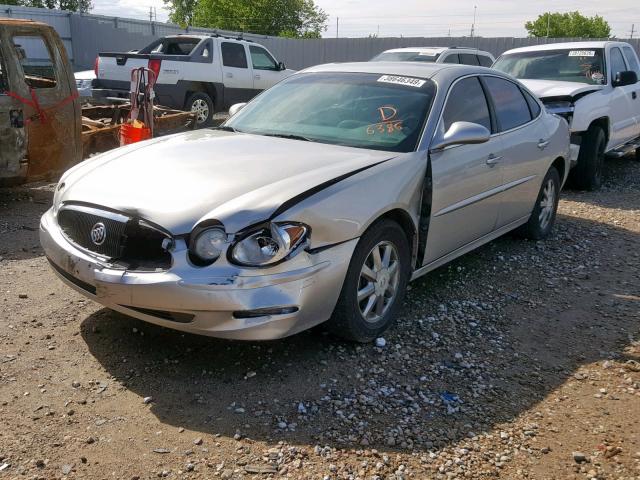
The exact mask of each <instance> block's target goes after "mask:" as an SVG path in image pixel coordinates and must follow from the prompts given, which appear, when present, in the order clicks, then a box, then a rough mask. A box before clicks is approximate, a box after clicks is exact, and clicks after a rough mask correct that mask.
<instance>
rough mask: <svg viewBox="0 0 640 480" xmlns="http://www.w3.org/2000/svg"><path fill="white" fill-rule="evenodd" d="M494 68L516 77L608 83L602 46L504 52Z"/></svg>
mask: <svg viewBox="0 0 640 480" xmlns="http://www.w3.org/2000/svg"><path fill="white" fill-rule="evenodd" d="M493 68H495V69H496V70H500V71H501V72H505V73H508V74H510V75H512V76H514V77H515V78H526V79H534V80H537V79H539V80H558V81H562V82H580V83H589V84H593V85H602V84H604V83H606V72H605V70H604V61H603V51H602V49H601V48H586V49H584V50H579V49H561V50H539V51H535V52H521V53H511V54H508V55H502V56H501V57H500V58H498V60H496V63H494V64H493Z"/></svg>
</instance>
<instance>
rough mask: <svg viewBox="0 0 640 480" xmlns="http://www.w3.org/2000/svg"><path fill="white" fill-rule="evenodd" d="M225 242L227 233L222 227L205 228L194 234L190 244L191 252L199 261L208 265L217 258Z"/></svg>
mask: <svg viewBox="0 0 640 480" xmlns="http://www.w3.org/2000/svg"><path fill="white" fill-rule="evenodd" d="M226 243H227V234H226V233H225V232H224V230H223V229H221V228H219V227H212V228H207V229H205V230H202V231H201V232H200V233H197V234H196V237H195V239H194V240H193V243H192V244H191V245H192V248H191V252H192V253H193V254H194V255H195V256H196V257H197V259H198V260H200V263H202V264H205V265H209V264H211V263H213V262H215V261H216V260H217V259H218V257H219V256H220V254H221V253H222V250H223V249H224V245H225V244H226Z"/></svg>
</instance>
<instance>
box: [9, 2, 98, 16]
mask: <svg viewBox="0 0 640 480" xmlns="http://www.w3.org/2000/svg"><path fill="white" fill-rule="evenodd" d="M17 4H19V5H22V6H23V7H36V8H51V9H53V8H55V9H57V10H67V11H69V12H81V13H87V12H89V11H90V10H91V9H92V8H93V5H92V4H91V0H17Z"/></svg>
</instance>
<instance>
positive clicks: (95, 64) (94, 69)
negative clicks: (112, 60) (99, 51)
mask: <svg viewBox="0 0 640 480" xmlns="http://www.w3.org/2000/svg"><path fill="white" fill-rule="evenodd" d="M99 66H100V57H96V60H95V62H93V73H95V74H96V78H98V67H99Z"/></svg>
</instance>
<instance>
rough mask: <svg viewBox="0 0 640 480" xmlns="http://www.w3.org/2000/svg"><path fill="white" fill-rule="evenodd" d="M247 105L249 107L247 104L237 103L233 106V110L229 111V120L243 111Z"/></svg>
mask: <svg viewBox="0 0 640 480" xmlns="http://www.w3.org/2000/svg"><path fill="white" fill-rule="evenodd" d="M246 105H247V104H246V103H236V104H234V105H231V108H230V109H229V118H231V117H233V116H234V115H235V114H236V113H238V112H239V111H240V110H242V109H243V108H244V107H245V106H246Z"/></svg>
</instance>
